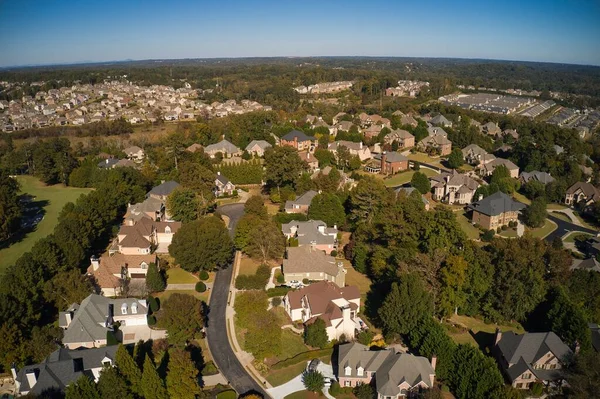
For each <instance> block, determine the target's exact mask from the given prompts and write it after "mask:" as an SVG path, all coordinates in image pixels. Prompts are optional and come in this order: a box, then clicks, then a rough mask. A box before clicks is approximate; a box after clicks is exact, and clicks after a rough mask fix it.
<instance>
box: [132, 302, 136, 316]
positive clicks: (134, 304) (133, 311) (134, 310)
mask: <svg viewBox="0 0 600 399" xmlns="http://www.w3.org/2000/svg"><path fill="white" fill-rule="evenodd" d="M131 313H132V314H136V313H137V303H136V302H134V303H132V304H131Z"/></svg>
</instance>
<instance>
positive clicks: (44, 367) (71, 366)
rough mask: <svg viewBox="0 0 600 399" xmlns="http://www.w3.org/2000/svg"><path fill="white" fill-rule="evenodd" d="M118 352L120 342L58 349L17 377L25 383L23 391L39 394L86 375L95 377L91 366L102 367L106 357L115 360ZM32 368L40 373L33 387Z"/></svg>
mask: <svg viewBox="0 0 600 399" xmlns="http://www.w3.org/2000/svg"><path fill="white" fill-rule="evenodd" d="M116 352H117V346H116V345H115V346H107V347H103V348H93V349H77V350H69V349H65V348H60V349H57V350H56V351H54V352H52V354H50V356H48V357H47V358H46V359H45V360H44V361H43V362H41V363H39V364H34V365H31V366H26V367H23V368H22V369H21V370H19V372H18V373H17V381H19V382H20V383H21V386H20V388H19V392H30V393H33V394H36V395H39V394H41V393H42V392H44V391H46V390H48V389H52V388H54V389H59V390H61V391H62V390H64V389H65V387H66V386H67V385H69V384H71V383H73V382H75V381H77V379H79V377H81V376H82V375H87V376H89V377H90V378H93V375H92V373H91V371H90V370H91V369H93V368H99V367H102V360H104V359H105V358H108V359H110V360H111V361H112V362H113V364H114V360H115V353H116ZM31 372H33V373H35V376H36V383H35V385H33V387H31V386H29V380H28V379H27V373H31Z"/></svg>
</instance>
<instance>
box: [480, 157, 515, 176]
mask: <svg viewBox="0 0 600 399" xmlns="http://www.w3.org/2000/svg"><path fill="white" fill-rule="evenodd" d="M501 165H503V166H506V169H508V173H509V174H510V177H512V178H514V179H518V178H519V167H518V166H517V165H515V164H514V163H512V162H511V161H509V160H508V159H504V158H496V159H494V160H493V161H490V162H486V163H484V164H480V165H479V167H478V169H479V174H480V175H481V176H491V175H492V173H494V169H496V168H497V167H498V166H501Z"/></svg>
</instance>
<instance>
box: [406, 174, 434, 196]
mask: <svg viewBox="0 0 600 399" xmlns="http://www.w3.org/2000/svg"><path fill="white" fill-rule="evenodd" d="M410 185H411V186H413V187H414V188H416V189H417V190H419V192H420V193H421V194H427V193H428V192H429V191H430V190H431V183H430V182H429V178H428V177H427V176H426V175H425V174H424V173H421V172H415V173H414V174H413V176H412V178H411V179H410Z"/></svg>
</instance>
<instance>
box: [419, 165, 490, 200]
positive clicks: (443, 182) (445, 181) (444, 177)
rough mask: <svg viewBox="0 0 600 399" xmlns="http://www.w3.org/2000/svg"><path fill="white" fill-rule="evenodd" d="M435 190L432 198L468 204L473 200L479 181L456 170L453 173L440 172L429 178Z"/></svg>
mask: <svg viewBox="0 0 600 399" xmlns="http://www.w3.org/2000/svg"><path fill="white" fill-rule="evenodd" d="M429 181H430V182H431V189H432V192H433V195H432V198H433V199H434V200H436V201H442V202H446V203H448V204H461V205H466V204H469V203H471V201H473V195H475V191H477V189H478V188H479V183H478V182H477V181H476V180H474V179H472V178H470V177H469V176H467V175H466V174H460V173H458V172H457V171H456V170H453V171H452V172H451V173H440V174H439V175H436V176H433V177H431V178H430V179H429Z"/></svg>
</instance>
